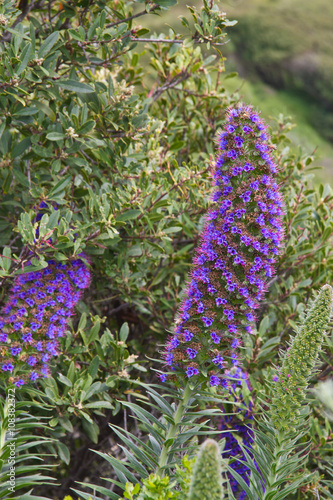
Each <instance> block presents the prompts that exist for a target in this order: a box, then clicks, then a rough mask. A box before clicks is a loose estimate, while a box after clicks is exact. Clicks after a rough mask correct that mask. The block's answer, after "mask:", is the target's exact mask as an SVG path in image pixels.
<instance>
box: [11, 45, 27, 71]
mask: <svg viewBox="0 0 333 500" xmlns="http://www.w3.org/2000/svg"><path fill="white" fill-rule="evenodd" d="M30 54H31V45H30V44H27V45H26V46H25V48H24V50H23V52H22V55H21V64H20V66H19V67H18V68H17V70H16V71H15V73H16V74H17V75H20V74H21V73H22V72H23V71H24V70H25V68H26V67H27V65H28V62H29V60H30Z"/></svg>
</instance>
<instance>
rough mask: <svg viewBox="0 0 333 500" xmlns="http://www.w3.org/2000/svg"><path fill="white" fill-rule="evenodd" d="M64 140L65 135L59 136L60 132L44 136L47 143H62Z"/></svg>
mask: <svg viewBox="0 0 333 500" xmlns="http://www.w3.org/2000/svg"><path fill="white" fill-rule="evenodd" d="M64 138H65V134H61V133H60V132H50V133H49V134H47V135H46V139H48V140H49V141H62V140H63V139H64Z"/></svg>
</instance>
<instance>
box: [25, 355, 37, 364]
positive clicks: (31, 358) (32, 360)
mask: <svg viewBox="0 0 333 500" xmlns="http://www.w3.org/2000/svg"><path fill="white" fill-rule="evenodd" d="M27 363H28V365H29V366H35V364H36V363H37V359H36V358H35V356H30V358H29V359H28V361H27Z"/></svg>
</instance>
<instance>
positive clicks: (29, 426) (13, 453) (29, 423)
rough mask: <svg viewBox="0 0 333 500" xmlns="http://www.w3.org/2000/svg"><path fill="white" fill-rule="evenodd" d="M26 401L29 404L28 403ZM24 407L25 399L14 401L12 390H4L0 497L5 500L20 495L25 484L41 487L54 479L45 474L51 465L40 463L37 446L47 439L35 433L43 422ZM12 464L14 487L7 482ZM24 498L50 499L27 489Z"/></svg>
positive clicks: (0, 414) (1, 399)
mask: <svg viewBox="0 0 333 500" xmlns="http://www.w3.org/2000/svg"><path fill="white" fill-rule="evenodd" d="M28 404H29V405H30V406H33V403H31V402H30V403H28ZM26 406H27V402H22V401H21V402H18V401H17V400H16V398H15V392H14V390H13V389H12V391H8V393H7V396H5V397H0V498H2V499H5V500H7V499H8V498H11V499H13V500H19V499H20V498H23V493H24V492H25V491H26V489H27V486H29V488H30V489H31V488H32V487H34V486H38V485H44V488H45V487H46V485H49V484H52V483H53V481H54V478H53V477H51V476H49V475H48V474H49V473H50V472H51V469H52V466H51V465H47V464H46V463H44V460H45V458H46V456H45V454H44V453H41V452H40V450H41V446H42V445H45V444H46V443H48V442H50V439H47V438H45V437H44V436H41V435H38V434H37V433H36V428H38V429H40V430H45V429H46V428H47V426H46V424H45V422H44V421H41V420H40V419H37V418H36V417H34V416H33V415H31V414H29V413H28V412H27V411H26ZM13 416H14V417H15V424H14V425H12V419H13ZM33 430H35V431H33ZM13 457H15V458H14V463H13ZM13 467H14V469H15V470H14V476H15V481H14V483H15V484H14V486H13V483H12V482H10V479H11V470H12V468H13ZM24 499H25V500H50V499H49V498H46V497H45V496H36V495H32V494H31V491H30V492H29V493H27V494H25V495H24Z"/></svg>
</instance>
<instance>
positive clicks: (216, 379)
mask: <svg viewBox="0 0 333 500" xmlns="http://www.w3.org/2000/svg"><path fill="white" fill-rule="evenodd" d="M210 385H211V387H213V386H215V385H220V379H219V377H217V376H216V375H211V377H210Z"/></svg>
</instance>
